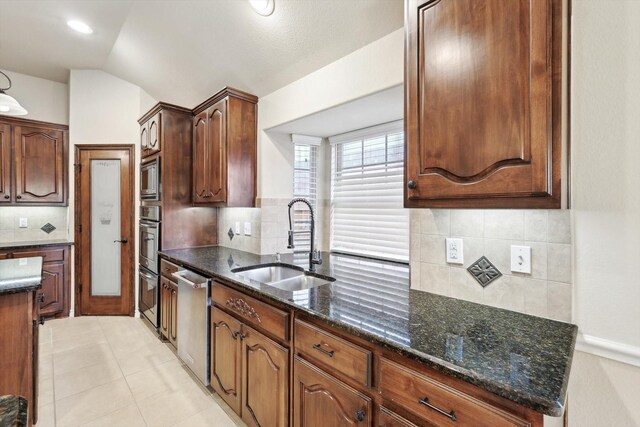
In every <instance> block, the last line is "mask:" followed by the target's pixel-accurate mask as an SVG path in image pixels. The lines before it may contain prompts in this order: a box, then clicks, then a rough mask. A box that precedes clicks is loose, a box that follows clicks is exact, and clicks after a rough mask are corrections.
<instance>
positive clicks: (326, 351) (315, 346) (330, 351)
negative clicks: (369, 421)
mask: <svg viewBox="0 0 640 427" xmlns="http://www.w3.org/2000/svg"><path fill="white" fill-rule="evenodd" d="M313 348H315V349H316V350H318V351H319V352H321V353H324V354H326V355H327V356H329V357H333V353H335V351H334V350H325V349H324V348H322V344H314V345H313ZM360 421H362V420H360Z"/></svg>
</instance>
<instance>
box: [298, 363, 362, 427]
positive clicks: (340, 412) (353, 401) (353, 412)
mask: <svg viewBox="0 0 640 427" xmlns="http://www.w3.org/2000/svg"><path fill="white" fill-rule="evenodd" d="M293 390H294V391H293V392H294V395H293V425H294V426H295V427H315V426H321V425H323V426H334V427H343V426H344V427H353V426H370V425H371V420H372V417H371V410H372V403H371V399H370V398H368V397H367V396H365V395H363V394H362V393H360V392H358V391H357V390H355V389H354V388H351V387H349V386H348V385H346V384H344V383H343V382H341V381H338V380H337V379H335V378H333V377H331V376H330V375H329V374H327V373H325V372H323V371H321V370H320V369H318V368H316V367H315V366H313V365H311V364H310V363H308V362H305V361H304V360H302V359H300V358H299V357H296V359H295V362H294V384H293Z"/></svg>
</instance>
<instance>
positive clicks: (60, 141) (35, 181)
mask: <svg viewBox="0 0 640 427" xmlns="http://www.w3.org/2000/svg"><path fill="white" fill-rule="evenodd" d="M65 138H66V135H65V133H64V132H63V131H61V130H57V129H46V128H37V127H28V126H14V128H13V141H14V158H15V164H14V168H15V183H16V196H15V198H16V200H15V201H16V203H18V204H20V203H25V204H27V203H46V204H52V203H60V204H64V203H66V197H67V195H66V185H65V183H66V180H65V175H66V167H65V164H66V163H65V154H66V141H65Z"/></svg>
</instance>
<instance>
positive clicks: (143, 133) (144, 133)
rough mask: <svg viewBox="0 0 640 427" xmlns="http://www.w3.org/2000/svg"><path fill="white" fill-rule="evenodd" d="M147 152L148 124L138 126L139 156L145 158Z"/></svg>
mask: <svg viewBox="0 0 640 427" xmlns="http://www.w3.org/2000/svg"><path fill="white" fill-rule="evenodd" d="M148 151H149V123H145V124H143V125H142V126H140V155H141V157H145V156H147V153H148Z"/></svg>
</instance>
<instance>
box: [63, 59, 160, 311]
mask: <svg viewBox="0 0 640 427" xmlns="http://www.w3.org/2000/svg"><path fill="white" fill-rule="evenodd" d="M155 102H156V101H155V100H154V99H153V98H151V97H150V96H149V95H148V94H147V93H146V92H144V91H143V90H142V89H141V88H140V87H138V86H136V85H133V84H131V83H129V82H126V81H124V80H121V79H119V78H117V77H114V76H112V75H111V74H108V73H105V72H103V71H99V70H71V76H70V79H69V107H70V108H69V156H70V158H69V164H70V165H72V164H74V163H75V147H74V146H75V145H80V144H134V145H135V159H134V163H135V189H134V195H135V200H136V202H135V208H134V209H135V210H134V212H135V231H134V236H137V235H138V220H139V215H138V213H139V205H140V203H139V200H138V189H139V185H140V182H139V180H140V178H139V175H140V174H139V161H140V143H139V135H138V132H139V125H138V122H137V120H138V119H139V118H140V117H141V116H142V115H143V114H144V112H146V110H148V108H149V107H150V106H152V105H153V104H155ZM143 109H144V110H143ZM69 169H70V176H69V178H70V179H69V182H70V183H71V184H70V187H71V188H70V190H71V194H72V195H73V194H74V193H73V182H74V179H73V168H69ZM74 205H75V200H74V197H73V196H72V197H71V198H70V200H69V210H70V212H73V211H74ZM73 222H74V221H73V215H70V224H69V229H70V230H73V229H74V223H73ZM134 240H135V241H136V245H135V248H134V250H135V263H134V268H135V269H136V271H137V266H138V244H139V242H138V241H137V240H138V239H137V238H135V239H134ZM72 259H73V258H72ZM134 277H135V284H136V285H135V286H136V291H135V298H136V315H137V314H138V313H137V307H138V291H137V287H138V277H137V274H135V275H134ZM74 286H75V285H74V283H73V273H72V292H71V296H72V299H73V296H74V291H73V289H74ZM71 307H72V312H73V307H74V301H73V300H72V302H71Z"/></svg>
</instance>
